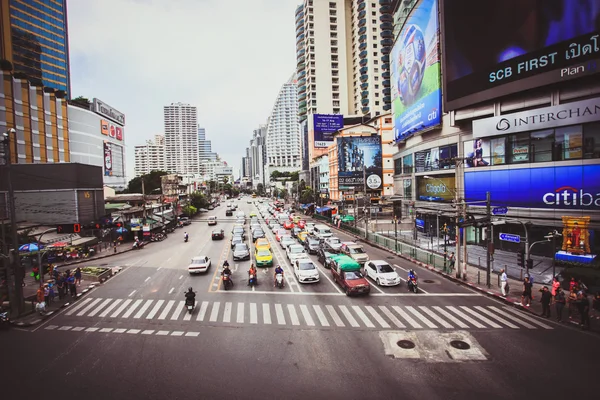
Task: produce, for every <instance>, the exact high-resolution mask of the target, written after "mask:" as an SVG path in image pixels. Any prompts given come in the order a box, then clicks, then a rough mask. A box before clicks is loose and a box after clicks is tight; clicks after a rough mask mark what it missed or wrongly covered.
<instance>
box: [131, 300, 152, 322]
mask: <svg viewBox="0 0 600 400" xmlns="http://www.w3.org/2000/svg"><path fill="white" fill-rule="evenodd" d="M153 302H154V300H146V302H145V303H144V305H143V306H142V308H140V311H138V312H137V314H135V315H134V316H133V319H139V318H141V317H142V315H144V313H145V312H146V311H147V310H148V308H149V307H150V305H151V304H152V303H153Z"/></svg>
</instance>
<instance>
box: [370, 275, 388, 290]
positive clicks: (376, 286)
mask: <svg viewBox="0 0 600 400" xmlns="http://www.w3.org/2000/svg"><path fill="white" fill-rule="evenodd" d="M367 278H368V279H367V281H369V283H371V286H373V287H374V288H375V290H377V291H378V292H379V293H385V292H384V291H383V290H381V288H380V287H379V285H377V282H376V281H375V280H374V279H373V278H371V277H370V276H367Z"/></svg>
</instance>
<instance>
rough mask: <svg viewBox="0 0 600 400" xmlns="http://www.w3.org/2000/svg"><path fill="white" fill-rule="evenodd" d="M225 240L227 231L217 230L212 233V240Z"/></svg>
mask: <svg viewBox="0 0 600 400" xmlns="http://www.w3.org/2000/svg"><path fill="white" fill-rule="evenodd" d="M224 238H225V231H223V229H215V230H214V231H212V240H221V239H224Z"/></svg>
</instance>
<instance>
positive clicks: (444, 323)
mask: <svg viewBox="0 0 600 400" xmlns="http://www.w3.org/2000/svg"><path fill="white" fill-rule="evenodd" d="M419 308H420V309H421V311H423V312H424V313H425V314H427V315H429V317H431V318H432V319H433V320H434V321H436V322H437V323H438V324H440V325H441V326H443V327H444V328H446V329H454V326H452V325H451V324H449V323H448V322H447V321H446V320H445V319H442V318H440V317H439V316H438V315H437V314H436V313H434V312H433V311H431V310H430V309H429V308H427V307H425V306H419Z"/></svg>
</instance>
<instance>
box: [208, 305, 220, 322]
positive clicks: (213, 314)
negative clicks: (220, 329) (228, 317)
mask: <svg viewBox="0 0 600 400" xmlns="http://www.w3.org/2000/svg"><path fill="white" fill-rule="evenodd" d="M220 306H221V303H219V302H218V301H215V302H214V303H213V306H212V311H211V312H210V319H209V321H210V322H217V318H218V317H219V307H220Z"/></svg>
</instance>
